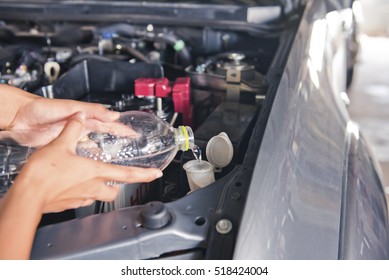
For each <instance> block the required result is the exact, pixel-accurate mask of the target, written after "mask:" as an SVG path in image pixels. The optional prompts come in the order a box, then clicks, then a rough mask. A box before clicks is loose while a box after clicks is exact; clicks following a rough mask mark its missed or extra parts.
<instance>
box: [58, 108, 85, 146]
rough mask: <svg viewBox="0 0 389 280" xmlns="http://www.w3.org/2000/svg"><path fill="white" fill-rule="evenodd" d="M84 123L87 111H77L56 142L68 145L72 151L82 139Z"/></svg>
mask: <svg viewBox="0 0 389 280" xmlns="http://www.w3.org/2000/svg"><path fill="white" fill-rule="evenodd" d="M84 124H85V113H83V112H78V113H76V114H75V115H73V116H72V117H71V118H70V119H69V121H68V122H67V123H66V125H65V127H64V129H63V130H62V132H61V133H60V135H59V136H58V138H57V139H56V140H55V142H57V143H61V144H62V145H64V146H65V147H68V148H70V149H71V150H72V151H74V150H75V149H76V146H77V143H78V141H79V139H80V136H81V132H82V130H83V127H84Z"/></svg>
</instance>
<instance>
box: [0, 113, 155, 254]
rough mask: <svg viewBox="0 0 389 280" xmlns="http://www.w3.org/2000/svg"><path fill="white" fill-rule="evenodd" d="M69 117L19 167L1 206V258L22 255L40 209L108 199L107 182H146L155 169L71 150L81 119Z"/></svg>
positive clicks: (27, 249) (110, 189)
mask: <svg viewBox="0 0 389 280" xmlns="http://www.w3.org/2000/svg"><path fill="white" fill-rule="evenodd" d="M84 118H85V117H84V116H83V114H80V113H78V114H77V115H75V116H73V117H71V118H70V120H69V121H68V123H67V124H66V126H65V128H64V130H63V131H62V132H61V134H60V135H59V137H58V138H56V139H55V140H54V141H52V142H51V143H50V144H48V145H47V146H45V147H43V148H41V149H39V150H37V151H36V152H35V153H34V154H33V155H32V156H31V157H30V158H29V160H28V162H27V163H26V165H25V166H24V167H23V168H22V170H21V172H20V173H19V175H18V177H17V178H16V180H15V182H14V184H13V185H12V186H11V188H10V190H9V191H8V192H7V193H6V195H5V196H4V198H3V201H2V203H1V205H0V259H27V258H28V257H29V255H30V251H31V247H32V243H33V239H34V235H35V231H36V228H37V226H38V223H39V221H40V219H41V217H42V214H43V213H48V212H60V211H63V210H66V209H71V208H77V207H81V206H87V205H90V204H92V203H93V202H94V201H95V200H100V201H113V200H114V199H115V197H116V196H117V194H118V191H119V189H118V187H112V186H107V185H106V182H107V181H108V182H109V181H120V182H127V183H135V182H149V181H152V180H154V179H156V178H158V177H160V176H162V172H161V171H160V170H158V169H152V168H151V169H144V168H136V167H124V166H118V165H111V164H107V163H103V162H100V161H94V160H92V159H87V158H83V157H80V156H77V155H76V154H75V148H76V145H77V142H78V139H79V137H80V133H81V131H82V129H83V126H84V123H85V119H84Z"/></svg>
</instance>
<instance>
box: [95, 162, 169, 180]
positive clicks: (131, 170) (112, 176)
mask: <svg viewBox="0 0 389 280" xmlns="http://www.w3.org/2000/svg"><path fill="white" fill-rule="evenodd" d="M95 163H96V165H97V170H96V171H97V174H99V177H100V178H103V179H104V180H106V181H109V180H112V181H118V182H125V183H142V182H151V181H153V180H155V179H157V178H160V177H161V176H162V175H163V173H162V171H161V170H159V169H157V168H141V167H128V166H120V165H114V164H109V163H104V162H99V161H96V162H95ZM102 170H104V172H102ZM102 175H103V176H102Z"/></svg>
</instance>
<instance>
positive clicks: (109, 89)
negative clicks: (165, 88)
mask: <svg viewBox="0 0 389 280" xmlns="http://www.w3.org/2000/svg"><path fill="white" fill-rule="evenodd" d="M162 76H163V71H162V68H161V66H160V65H158V64H146V63H136V64H131V63H128V62H124V61H99V60H84V61H82V62H81V63H78V64H76V65H75V66H74V67H73V68H71V69H70V70H69V71H68V72H66V73H64V74H63V75H62V76H61V77H60V78H59V79H58V80H57V81H56V82H55V83H54V85H53V87H52V88H51V87H44V88H41V89H40V90H39V91H38V92H37V94H38V95H41V96H44V97H51V98H64V99H80V98H82V97H84V96H86V95H94V94H103V95H109V94H112V93H131V92H133V85H134V81H135V79H137V78H139V77H162Z"/></svg>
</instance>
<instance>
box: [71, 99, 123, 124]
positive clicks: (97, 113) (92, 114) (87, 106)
mask: <svg viewBox="0 0 389 280" xmlns="http://www.w3.org/2000/svg"><path fill="white" fill-rule="evenodd" d="M74 102H76V103H75V104H73V106H72V109H73V110H75V109H77V111H83V112H85V114H86V117H87V118H92V119H97V120H100V121H102V122H113V121H116V120H118V119H119V117H120V113H119V112H115V111H110V110H108V109H107V108H105V107H104V106H103V105H100V104H93V103H87V102H79V101H74ZM74 105H76V106H74Z"/></svg>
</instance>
